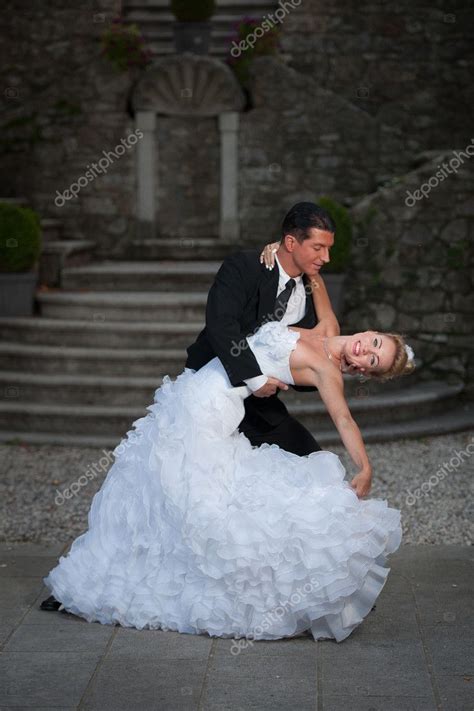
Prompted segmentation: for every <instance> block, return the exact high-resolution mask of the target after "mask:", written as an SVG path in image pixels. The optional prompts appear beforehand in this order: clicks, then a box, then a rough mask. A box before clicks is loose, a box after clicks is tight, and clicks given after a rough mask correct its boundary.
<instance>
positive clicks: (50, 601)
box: [40, 595, 62, 611]
mask: <svg viewBox="0 0 474 711" xmlns="http://www.w3.org/2000/svg"><path fill="white" fill-rule="evenodd" d="M61 605H62V602H59V601H58V600H56V598H55V597H54V595H50V596H49V597H47V598H46V600H43V602H42V603H41V605H40V610H54V611H56V610H59V608H60V607H61Z"/></svg>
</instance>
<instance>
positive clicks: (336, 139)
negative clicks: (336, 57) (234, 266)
mask: <svg viewBox="0 0 474 711" xmlns="http://www.w3.org/2000/svg"><path fill="white" fill-rule="evenodd" d="M251 97H252V104H253V108H252V110H250V111H248V112H246V113H244V114H243V115H242V119H241V134H240V161H241V163H240V196H241V199H240V206H241V219H242V226H243V233H244V235H246V236H248V237H250V236H251V235H254V234H258V235H261V238H264V239H266V237H265V235H268V234H269V231H270V233H271V234H272V235H275V233H278V230H279V227H280V225H281V220H282V218H283V217H284V215H285V213H286V212H287V210H288V207H289V206H290V205H291V204H293V203H294V202H298V201H300V200H312V201H314V200H316V199H317V197H318V196H320V195H331V196H332V197H333V198H335V199H337V200H341V201H350V200H351V199H353V198H354V196H362V195H365V194H366V193H369V192H373V191H374V190H375V189H376V188H377V186H378V185H379V184H381V183H383V182H384V181H386V180H388V179H389V178H391V177H392V176H393V175H394V174H397V173H400V172H401V171H404V170H406V169H407V160H406V157H405V155H404V150H403V141H402V140H401V139H400V137H399V136H398V132H397V131H396V130H394V129H392V128H391V127H387V126H384V125H383V124H380V123H379V122H377V121H375V120H374V119H373V118H372V117H371V116H370V115H369V114H367V113H366V112H365V111H362V110H361V109H360V108H358V107H357V106H354V105H353V104H351V103H350V102H349V101H347V100H346V99H344V98H342V97H340V96H338V95H337V94H334V93H333V92H332V91H328V90H326V89H323V88H321V87H320V86H318V84H317V82H316V81H314V80H313V79H312V78H311V77H309V76H307V75H305V74H301V73H300V72H297V71H295V70H294V69H291V68H290V67H288V66H286V65H285V64H284V63H283V62H281V61H278V60H276V59H273V58H270V57H265V58H260V59H258V60H256V61H255V62H254V64H253V68H252V85H251Z"/></svg>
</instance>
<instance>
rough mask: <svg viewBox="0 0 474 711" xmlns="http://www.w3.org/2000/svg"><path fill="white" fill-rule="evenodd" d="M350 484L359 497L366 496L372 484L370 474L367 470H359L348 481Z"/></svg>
mask: <svg viewBox="0 0 474 711" xmlns="http://www.w3.org/2000/svg"><path fill="white" fill-rule="evenodd" d="M350 485H351V486H352V488H353V489H355V493H356V494H357V496H358V497H359V499H361V498H362V497H363V496H367V494H368V493H369V491H370V488H371V486H372V474H367V472H359V473H358V474H356V475H355V477H354V478H353V479H352V481H351V482H350Z"/></svg>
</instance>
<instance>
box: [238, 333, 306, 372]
mask: <svg viewBox="0 0 474 711" xmlns="http://www.w3.org/2000/svg"><path fill="white" fill-rule="evenodd" d="M299 337H300V333H299V332H298V331H290V330H289V329H288V327H287V326H285V325H284V324H282V323H281V322H280V321H268V322H267V323H264V324H263V325H262V326H260V328H259V329H258V330H257V331H256V332H255V333H254V334H252V335H251V336H247V342H248V344H249V346H250V348H251V350H252V352H253V354H254V356H255V358H256V359H257V362H258V364H259V366H260V368H261V370H262V373H263V374H264V375H267V376H269V377H273V378H279V379H280V380H282V381H283V382H284V383H288V385H294V384H295V382H294V380H293V376H292V375H291V369H290V355H291V352H292V351H293V350H294V349H295V348H296V343H297V341H298V339H299Z"/></svg>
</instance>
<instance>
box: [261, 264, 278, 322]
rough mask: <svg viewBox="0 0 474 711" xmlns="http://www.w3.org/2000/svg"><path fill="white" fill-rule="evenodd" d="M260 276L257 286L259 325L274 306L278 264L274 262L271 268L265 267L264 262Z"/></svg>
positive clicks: (265, 319) (267, 316) (267, 317)
mask: <svg viewBox="0 0 474 711" xmlns="http://www.w3.org/2000/svg"><path fill="white" fill-rule="evenodd" d="M261 271H262V276H261V280H260V284H259V287H258V293H259V300H258V315H257V319H258V324H259V325H261V324H262V323H263V322H264V321H268V320H269V316H270V315H271V314H272V313H273V311H274V308H275V301H276V296H277V291H278V279H279V276H280V275H279V271H278V265H277V264H275V266H274V268H273V269H267V268H266V266H265V265H264V264H262V265H261Z"/></svg>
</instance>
